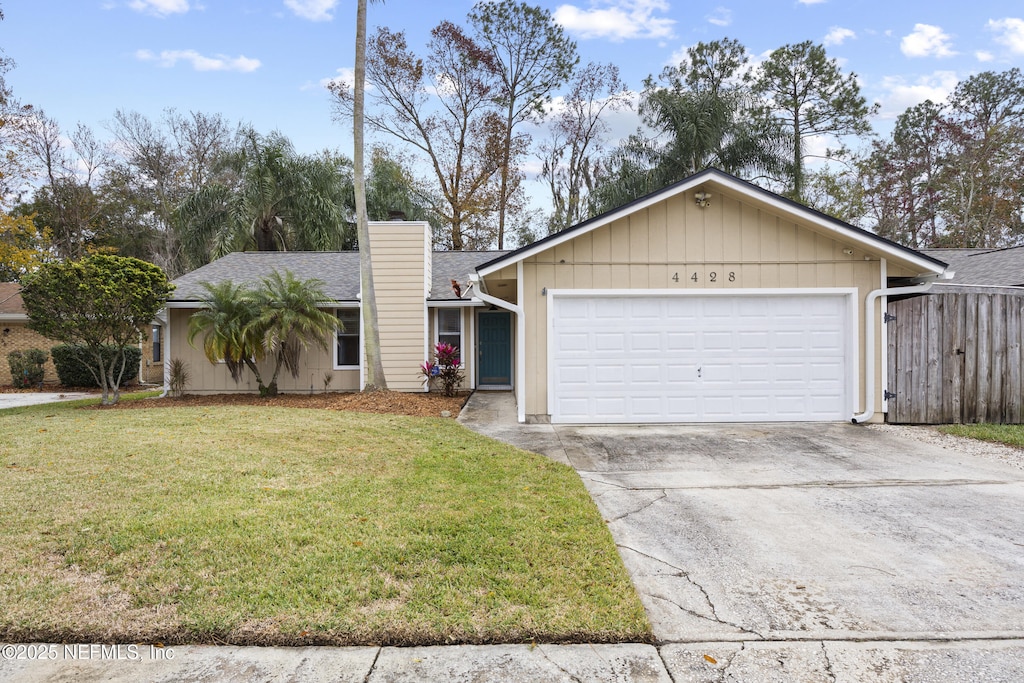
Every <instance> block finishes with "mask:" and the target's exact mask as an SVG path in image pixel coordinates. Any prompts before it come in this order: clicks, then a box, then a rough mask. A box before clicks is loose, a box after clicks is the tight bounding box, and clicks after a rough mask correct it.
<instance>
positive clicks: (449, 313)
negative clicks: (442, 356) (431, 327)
mask: <svg viewBox="0 0 1024 683" xmlns="http://www.w3.org/2000/svg"><path fill="white" fill-rule="evenodd" d="M437 341H438V343H440V344H451V345H452V346H454V347H455V348H457V349H459V350H460V352H461V349H462V309H461V308H439V309H437Z"/></svg>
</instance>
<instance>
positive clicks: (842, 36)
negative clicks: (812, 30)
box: [822, 26, 857, 47]
mask: <svg viewBox="0 0 1024 683" xmlns="http://www.w3.org/2000/svg"><path fill="white" fill-rule="evenodd" d="M856 37H857V34H856V33H854V32H853V31H851V30H850V29H848V28H843V27H842V26H833V27H832V28H830V29H829V31H828V33H826V34H825V39H824V41H822V42H824V43H825V46H826V47H830V46H832V45H842V44H843V43H845V42H846V41H847V40H850V39H851V38H856Z"/></svg>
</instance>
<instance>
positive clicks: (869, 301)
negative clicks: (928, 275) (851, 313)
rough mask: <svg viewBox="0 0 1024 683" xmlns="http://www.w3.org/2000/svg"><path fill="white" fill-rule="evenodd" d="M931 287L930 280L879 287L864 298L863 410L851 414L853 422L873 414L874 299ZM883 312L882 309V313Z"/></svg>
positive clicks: (920, 291)
mask: <svg viewBox="0 0 1024 683" xmlns="http://www.w3.org/2000/svg"><path fill="white" fill-rule="evenodd" d="M931 288H932V283H931V282H926V283H925V284H923V285H914V286H912V287H881V288H879V289H876V290H874V291H873V292H871V293H869V294H868V295H867V297H865V299H864V318H865V323H864V368H865V370H866V372H865V373H864V374H865V375H866V377H865V378H864V380H865V383H864V412H863V413H860V414H859V415H854V416H853V420H852V422H853V424H857V423H858V422H867V421H868V420H870V419H871V418H872V417H873V416H874V414H875V301H877V300H878V297H880V296H885V297H888V296H898V295H902V294H923V293H925V292H927V291H928V290H929V289H931ZM884 313H885V312H884V311H883V314H884Z"/></svg>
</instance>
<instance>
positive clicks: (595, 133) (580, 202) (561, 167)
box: [540, 62, 631, 233]
mask: <svg viewBox="0 0 1024 683" xmlns="http://www.w3.org/2000/svg"><path fill="white" fill-rule="evenodd" d="M629 98H630V93H629V90H628V89H627V88H626V84H625V83H624V82H623V81H622V79H621V78H619V68H618V67H617V66H615V65H614V64H596V63H593V62H591V63H589V64H587V65H586V66H585V67H584V68H583V69H581V70H579V71H578V72H577V73H576V75H575V76H574V77H573V80H572V82H571V83H570V84H569V93H568V94H567V95H566V96H565V98H564V100H563V101H562V102H561V104H560V106H559V109H558V111H557V113H556V114H555V115H554V119H553V121H552V126H551V135H550V137H549V138H548V139H547V140H546V141H545V142H543V143H542V144H541V146H540V156H541V160H542V161H543V163H544V166H543V168H542V170H541V176H542V177H543V178H544V179H545V180H546V181H547V184H548V187H549V189H550V190H551V203H552V214H551V218H550V219H549V221H548V231H549V232H551V233H554V232H558V231H560V230H564V229H566V228H568V227H569V226H571V225H575V224H576V223H578V222H580V221H581V220H583V219H584V218H585V217H586V214H587V196H588V195H589V194H590V192H591V191H592V190H593V189H594V180H595V176H596V175H597V171H598V166H599V164H600V160H601V157H602V156H603V154H604V151H605V149H604V143H605V138H606V136H607V134H608V131H609V126H608V122H607V121H606V119H605V115H606V114H608V113H611V112H614V111H618V110H621V109H626V108H628V107H630V106H631V105H630V101H629Z"/></svg>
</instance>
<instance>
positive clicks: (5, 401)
mask: <svg viewBox="0 0 1024 683" xmlns="http://www.w3.org/2000/svg"><path fill="white" fill-rule="evenodd" d="M98 395H99V394H88V393H84V392H80V391H69V392H65V393H59V392H46V391H34V392H25V393H20V392H13V393H10V394H5V393H0V410H3V409H4V408H22V407H24V406H34V405H39V404H41V403H60V402H61V401H77V400H78V399H80V398H92V397H94V396H98Z"/></svg>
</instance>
